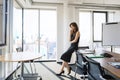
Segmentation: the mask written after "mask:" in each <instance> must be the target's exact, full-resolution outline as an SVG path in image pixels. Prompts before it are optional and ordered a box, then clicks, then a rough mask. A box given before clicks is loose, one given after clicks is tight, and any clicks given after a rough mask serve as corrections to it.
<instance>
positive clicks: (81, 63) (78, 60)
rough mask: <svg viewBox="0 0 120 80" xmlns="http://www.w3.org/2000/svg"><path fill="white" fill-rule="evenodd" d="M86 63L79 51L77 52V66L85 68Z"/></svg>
mask: <svg viewBox="0 0 120 80" xmlns="http://www.w3.org/2000/svg"><path fill="white" fill-rule="evenodd" d="M85 62H86V60H85V58H84V56H83V54H82V53H80V52H79V51H77V52H76V64H77V65H78V66H79V67H80V68H84V63H85Z"/></svg>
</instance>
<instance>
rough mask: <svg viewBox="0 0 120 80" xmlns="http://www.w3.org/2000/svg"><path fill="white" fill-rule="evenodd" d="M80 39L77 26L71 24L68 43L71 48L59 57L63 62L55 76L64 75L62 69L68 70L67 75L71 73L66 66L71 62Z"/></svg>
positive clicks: (69, 68) (73, 23)
mask: <svg viewBox="0 0 120 80" xmlns="http://www.w3.org/2000/svg"><path fill="white" fill-rule="evenodd" d="M79 38H80V32H79V28H78V26H77V24H76V23H75V22H72V23H71V24H70V43H71V46H70V47H69V48H68V50H67V51H66V52H65V53H64V54H63V55H62V56H61V59H62V60H63V63H62V67H61V70H60V73H59V74H57V75H61V74H62V73H64V67H66V68H67V70H68V75H69V74H70V73H71V69H72V68H71V67H70V66H69V65H68V63H69V62H70V60H71V56H72V53H73V52H74V51H75V50H77V49H78V43H79Z"/></svg>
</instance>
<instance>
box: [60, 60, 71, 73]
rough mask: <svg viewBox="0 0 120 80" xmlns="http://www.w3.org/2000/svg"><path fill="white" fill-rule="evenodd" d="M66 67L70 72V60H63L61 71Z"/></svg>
mask: <svg viewBox="0 0 120 80" xmlns="http://www.w3.org/2000/svg"><path fill="white" fill-rule="evenodd" d="M64 67H66V68H67V70H68V72H69V70H70V67H69V65H68V62H66V61H63V63H62V67H61V72H62V71H63V70H64Z"/></svg>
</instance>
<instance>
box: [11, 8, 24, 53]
mask: <svg viewBox="0 0 120 80" xmlns="http://www.w3.org/2000/svg"><path fill="white" fill-rule="evenodd" d="M13 15H14V16H13V51H14V52H16V51H18V50H19V51H21V50H22V9H17V8H15V7H13Z"/></svg>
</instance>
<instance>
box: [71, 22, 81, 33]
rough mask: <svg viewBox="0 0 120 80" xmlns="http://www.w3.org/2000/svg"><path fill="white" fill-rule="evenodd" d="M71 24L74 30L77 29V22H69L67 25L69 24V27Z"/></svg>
mask: <svg viewBox="0 0 120 80" xmlns="http://www.w3.org/2000/svg"><path fill="white" fill-rule="evenodd" d="M71 25H72V26H74V27H75V29H76V32H77V31H78V30H79V28H78V25H77V23H76V22H72V23H70V25H69V26H70V27H71Z"/></svg>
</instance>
